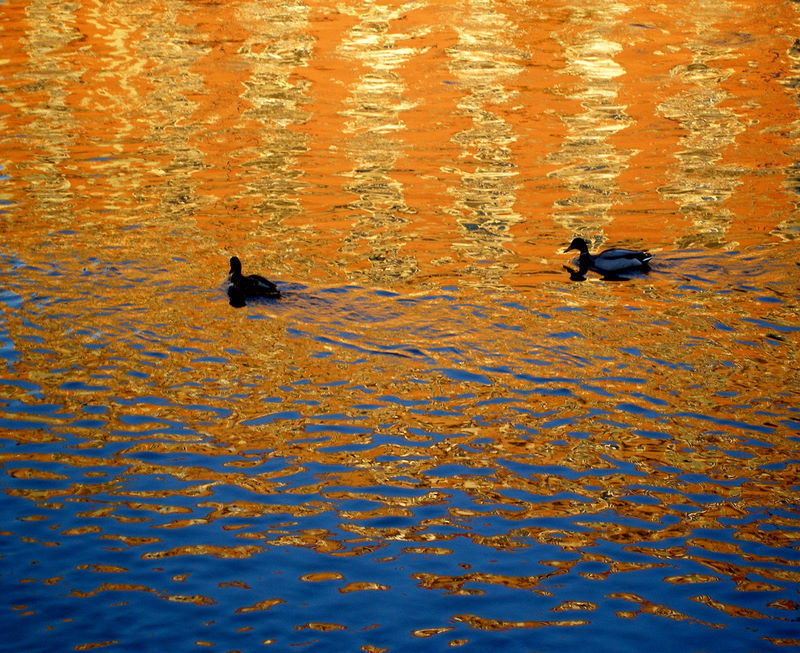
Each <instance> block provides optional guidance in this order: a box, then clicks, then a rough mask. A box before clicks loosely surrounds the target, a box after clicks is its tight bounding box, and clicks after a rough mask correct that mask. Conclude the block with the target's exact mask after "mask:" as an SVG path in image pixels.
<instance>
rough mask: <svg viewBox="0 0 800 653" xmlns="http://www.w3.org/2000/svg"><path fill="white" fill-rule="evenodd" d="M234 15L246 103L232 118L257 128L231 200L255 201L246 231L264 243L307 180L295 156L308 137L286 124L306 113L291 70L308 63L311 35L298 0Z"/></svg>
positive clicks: (296, 208)
mask: <svg viewBox="0 0 800 653" xmlns="http://www.w3.org/2000/svg"><path fill="white" fill-rule="evenodd" d="M238 15H239V19H240V21H241V23H242V25H244V26H246V27H247V38H246V39H245V41H244V43H243V44H242V46H241V47H240V49H239V52H238V54H239V56H240V57H242V58H243V59H244V60H245V61H247V62H248V64H249V65H250V67H251V70H252V73H251V75H250V78H249V79H248V80H247V81H246V82H245V83H244V86H245V88H244V89H243V92H242V94H241V97H242V98H243V99H244V100H245V101H246V103H247V104H249V105H250V106H251V108H249V109H247V110H245V111H244V112H243V114H242V116H241V118H239V117H237V118H236V120H237V122H238V121H239V120H253V121H255V122H256V123H258V124H260V125H261V128H260V134H259V142H258V144H257V145H256V146H255V147H253V148H251V149H249V150H248V152H247V157H248V158H247V159H246V160H244V161H243V162H242V169H241V170H240V171H239V173H238V174H239V176H240V177H241V179H242V180H243V181H244V180H246V190H244V191H243V192H242V193H241V194H239V195H238V196H237V197H235V198H234V201H235V202H237V203H238V202H239V201H243V203H244V204H246V205H248V206H249V205H250V204H254V205H255V206H254V210H255V212H256V215H257V218H256V222H257V224H256V226H255V227H254V228H253V229H252V231H251V233H250V236H251V238H252V239H254V240H256V241H257V242H259V243H261V242H267V243H270V242H271V241H273V240H274V239H275V238H276V237H278V236H279V234H280V233H281V232H282V231H283V230H284V227H283V225H282V223H283V221H284V220H286V219H287V218H289V217H291V216H294V215H296V214H298V213H299V212H300V210H301V208H300V195H301V193H302V192H303V190H304V188H305V187H306V185H307V184H305V183H304V182H303V180H302V178H303V171H302V169H301V168H300V166H299V165H298V156H299V155H301V154H302V153H304V152H306V151H307V150H308V144H307V141H308V136H307V135H305V134H302V133H299V132H297V131H295V130H293V129H292V127H293V126H295V125H298V124H301V123H303V122H305V121H306V120H308V118H309V115H310V114H309V112H308V111H307V110H306V109H305V106H306V105H307V103H308V102H309V98H308V94H307V90H308V88H307V87H308V83H307V82H306V81H305V80H302V79H300V78H298V77H297V75H296V73H297V71H298V70H301V69H303V68H305V67H306V66H308V63H309V61H310V60H311V58H312V56H313V50H314V39H313V38H312V37H311V36H309V34H308V22H309V16H308V15H309V8H308V6H307V5H306V4H305V3H304V2H297V1H295V2H286V3H283V2H282V3H277V4H273V3H259V2H251V3H248V4H245V5H244V6H243V7H241V8H240V10H239V11H238ZM245 197H247V200H246V201H244V200H245ZM289 253H290V252H287V251H286V250H283V251H282V252H281V254H282V255H283V256H286V255H287V254H289Z"/></svg>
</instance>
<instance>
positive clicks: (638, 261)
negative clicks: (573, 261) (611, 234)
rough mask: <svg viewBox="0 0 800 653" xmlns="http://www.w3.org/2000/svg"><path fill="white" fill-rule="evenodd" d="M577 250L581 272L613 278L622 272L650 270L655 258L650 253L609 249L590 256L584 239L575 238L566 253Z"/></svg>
mask: <svg viewBox="0 0 800 653" xmlns="http://www.w3.org/2000/svg"><path fill="white" fill-rule="evenodd" d="M571 249H577V250H578V251H579V252H580V256H579V257H578V265H579V266H580V268H581V271H585V270H594V271H595V272H599V273H600V274H603V275H606V276H610V277H613V276H615V275H617V274H619V273H621V272H631V271H635V270H641V271H646V270H649V269H650V266H649V264H648V263H649V261H650V259H652V258H653V257H652V256H651V255H650V253H649V252H643V251H640V250H635V249H619V248H615V249H607V250H605V251H603V252H600V253H599V254H594V255H592V254H589V246H588V245H587V244H586V241H585V240H584V239H583V238H575V239H574V240H573V241H572V242H571V243H570V244H569V247H567V249H566V250H564V251H566V252H568V251H570V250H571Z"/></svg>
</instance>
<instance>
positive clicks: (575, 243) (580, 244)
mask: <svg viewBox="0 0 800 653" xmlns="http://www.w3.org/2000/svg"><path fill="white" fill-rule="evenodd" d="M571 249H577V250H578V251H579V252H580V253H581V254H588V253H589V246H588V245H587V244H586V241H585V240H584V239H583V238H574V239H573V240H572V242H571V243H570V244H569V247H567V249H565V250H564V251H565V252H568V251H570V250H571Z"/></svg>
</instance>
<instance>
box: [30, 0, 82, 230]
mask: <svg viewBox="0 0 800 653" xmlns="http://www.w3.org/2000/svg"><path fill="white" fill-rule="evenodd" d="M25 19H26V20H27V29H26V30H25V35H24V36H23V37H22V38H21V39H20V43H21V46H22V50H23V51H24V52H25V53H26V55H27V62H26V64H25V66H24V68H23V71H21V72H20V73H19V74H18V77H17V78H18V79H19V80H20V81H23V82H24V86H23V89H22V90H23V91H25V92H27V93H29V94H30V101H31V104H32V105H34V107H35V108H34V107H31V106H30V105H28V108H27V113H28V114H29V115H30V116H32V117H31V119H30V122H29V123H28V124H27V125H25V126H24V128H23V130H22V131H21V136H24V138H25V140H27V147H22V148H20V150H21V151H20V155H21V156H20V160H21V162H20V164H19V165H18V174H19V177H20V179H23V180H24V181H25V196H24V197H20V200H21V202H22V203H23V206H24V205H27V204H28V203H30V204H32V205H33V207H34V208H33V209H32V210H33V211H35V213H36V214H37V215H39V216H41V217H43V218H44V219H45V220H47V221H48V222H52V223H53V226H54V227H55V226H56V225H58V224H60V223H62V222H63V219H64V217H65V207H69V206H72V204H73V202H74V199H75V194H74V191H73V181H72V179H70V175H71V172H70V168H71V167H72V166H71V164H70V149H71V148H72V147H73V146H74V144H75V141H76V138H77V129H76V124H75V120H74V116H73V113H72V112H71V111H69V110H68V96H69V88H70V86H71V85H72V84H74V83H75V82H76V80H77V79H78V78H79V77H80V74H81V72H82V71H81V70H80V69H77V68H76V67H75V66H74V65H73V63H72V62H71V60H70V58H69V57H68V56H67V55H66V53H67V51H68V49H69V46H70V44H71V43H72V42H74V41H77V40H78V39H80V37H81V35H80V32H79V31H78V30H77V29H75V27H74V26H73V24H74V22H75V18H74V10H73V9H72V8H71V7H64V6H59V7H57V8H54V7H51V6H50V4H49V3H46V2H32V3H31V4H30V5H28V6H27V7H26V9H25ZM31 150H33V152H31ZM69 217H70V218H71V216H69Z"/></svg>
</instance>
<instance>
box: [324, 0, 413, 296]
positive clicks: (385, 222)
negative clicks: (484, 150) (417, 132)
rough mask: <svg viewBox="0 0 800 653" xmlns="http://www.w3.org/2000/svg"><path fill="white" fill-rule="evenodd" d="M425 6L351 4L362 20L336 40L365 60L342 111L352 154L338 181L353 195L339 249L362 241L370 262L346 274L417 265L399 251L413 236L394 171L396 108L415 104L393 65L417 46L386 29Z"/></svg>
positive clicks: (376, 275) (394, 271)
mask: <svg viewBox="0 0 800 653" xmlns="http://www.w3.org/2000/svg"><path fill="white" fill-rule="evenodd" d="M423 6H425V3H421V2H409V3H405V4H403V5H400V6H399V7H396V8H390V7H386V6H382V5H379V4H376V3H374V2H372V1H365V2H363V3H362V4H361V5H360V6H358V7H353V8H350V9H348V10H349V11H354V12H356V13H357V15H358V16H359V19H360V22H359V23H358V24H357V25H356V26H354V27H353V28H352V29H351V30H350V32H349V34H348V35H347V37H346V38H345V40H344V41H343V43H342V44H341V46H340V48H339V51H340V53H341V54H342V56H344V57H346V58H347V59H351V60H355V61H357V62H358V63H360V64H361V65H362V66H363V67H364V72H363V73H362V74H361V75H360V77H359V78H358V80H357V81H356V82H355V83H354V84H352V85H351V87H350V95H349V96H348V98H347V99H346V100H345V104H346V108H345V109H343V110H342V111H341V112H340V113H341V115H342V116H343V117H345V119H346V123H345V126H344V132H345V134H346V135H347V138H346V142H345V144H344V146H343V148H342V149H343V150H344V151H345V153H346V154H347V157H348V158H349V159H350V160H351V161H352V162H353V167H352V168H351V169H350V171H349V172H347V173H345V176H346V177H348V178H349V179H350V181H348V182H346V183H345V184H344V189H345V190H346V191H348V192H350V193H353V194H355V195H356V196H357V197H358V199H356V200H355V201H353V202H350V203H348V205H347V207H348V209H350V210H351V211H352V212H353V214H352V228H351V231H350V234H349V235H348V236H347V237H346V238H345V242H344V244H343V246H342V248H341V252H342V253H345V254H349V255H351V256H352V255H357V254H360V253H361V252H363V251H364V249H366V250H367V251H366V258H367V260H368V261H369V264H368V267H361V266H356V268H355V269H353V270H351V272H350V274H351V276H355V277H358V276H362V275H363V276H366V277H367V278H368V279H370V280H371V281H373V282H375V281H378V282H380V281H389V280H397V279H404V278H408V277H411V276H413V275H414V274H416V272H417V261H416V258H415V257H414V256H412V255H407V254H403V252H402V248H403V243H404V242H406V241H408V239H409V238H410V237H411V235H410V234H409V230H408V229H407V223H408V219H407V217H405V216H407V215H409V214H410V213H411V212H412V210H411V209H410V208H409V207H408V205H407V203H406V200H405V193H404V189H403V185H402V184H401V183H400V181H398V180H397V179H396V178H395V177H394V176H393V171H394V168H395V164H396V162H397V160H398V158H400V157H401V156H402V155H403V152H404V146H403V141H402V140H401V132H402V131H403V130H404V129H405V124H404V123H403V120H402V114H403V112H405V111H408V110H409V109H411V108H412V107H413V106H414V105H413V104H412V103H411V102H410V101H409V100H407V99H406V98H405V95H404V93H405V90H406V84H405V81H404V80H403V78H402V77H401V75H400V73H399V72H398V68H400V67H401V66H402V65H404V64H405V63H407V62H408V61H409V60H410V59H411V58H413V57H414V56H415V55H416V54H418V50H417V49H416V48H411V47H404V46H403V45H402V42H403V41H404V40H407V39H408V38H409V37H410V35H409V34H406V33H401V32H394V31H392V29H393V28H392V25H391V23H392V22H393V21H396V20H398V19H400V18H402V16H403V15H404V14H406V13H408V12H410V11H414V10H416V9H419V8H421V7H423ZM359 268H360V269H359Z"/></svg>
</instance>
